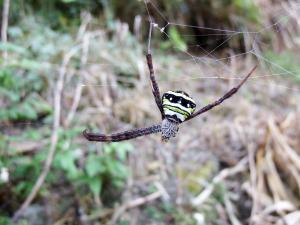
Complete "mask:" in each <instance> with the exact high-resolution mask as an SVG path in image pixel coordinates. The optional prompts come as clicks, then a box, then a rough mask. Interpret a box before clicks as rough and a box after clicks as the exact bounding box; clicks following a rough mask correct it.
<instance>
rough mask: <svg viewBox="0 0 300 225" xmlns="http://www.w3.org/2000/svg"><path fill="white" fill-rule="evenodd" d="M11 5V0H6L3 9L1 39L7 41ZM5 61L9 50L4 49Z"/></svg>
mask: <svg viewBox="0 0 300 225" xmlns="http://www.w3.org/2000/svg"><path fill="white" fill-rule="evenodd" d="M9 5H10V0H4V3H3V11H2V25H1V41H2V42H3V43H6V42H7V27H8V16H9ZM3 58H4V61H6V59H7V51H6V50H4V51H3Z"/></svg>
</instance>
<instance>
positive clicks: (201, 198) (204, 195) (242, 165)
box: [192, 157, 248, 205]
mask: <svg viewBox="0 0 300 225" xmlns="http://www.w3.org/2000/svg"><path fill="white" fill-rule="evenodd" d="M247 163H248V158H247V157H245V158H243V159H242V160H241V161H240V162H239V163H238V164H237V165H235V166H234V167H231V168H226V169H224V170H222V171H221V172H220V173H219V174H218V175H217V176H215V177H214V178H213V180H212V183H211V184H209V185H208V186H207V187H206V188H205V189H204V190H203V191H202V192H201V193H200V194H199V195H198V196H197V197H196V198H194V199H193V200H192V204H193V205H201V204H202V203H204V202H205V201H206V200H207V199H208V198H209V196H210V195H211V194H212V193H213V191H214V189H215V184H217V183H220V182H221V181H223V180H225V179H226V178H227V177H229V176H233V175H235V174H237V173H240V172H242V171H244V170H245V169H246V168H247V167H246V165H247Z"/></svg>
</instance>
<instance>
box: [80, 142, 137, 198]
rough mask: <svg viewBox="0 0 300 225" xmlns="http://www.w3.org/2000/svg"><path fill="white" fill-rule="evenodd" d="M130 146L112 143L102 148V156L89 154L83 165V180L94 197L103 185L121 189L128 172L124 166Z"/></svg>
mask: <svg viewBox="0 0 300 225" xmlns="http://www.w3.org/2000/svg"><path fill="white" fill-rule="evenodd" d="M131 150H132V145H130V144H127V143H112V144H107V145H105V146H104V149H103V155H96V154H93V153H91V154H89V156H88V157H87V160H86V163H85V174H84V180H85V181H87V183H88V185H89V188H90V190H91V191H92V192H93V193H94V195H99V194H100V193H101V190H102V187H103V184H111V185H113V186H114V187H117V188H121V187H122V186H123V185H124V180H125V178H126V177H127V174H128V171H127V168H126V166H125V164H124V162H125V160H126V155H127V152H129V151H131Z"/></svg>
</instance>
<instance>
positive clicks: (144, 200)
mask: <svg viewBox="0 0 300 225" xmlns="http://www.w3.org/2000/svg"><path fill="white" fill-rule="evenodd" d="M162 195H163V194H162V192H161V191H160V190H159V191H156V192H154V193H152V194H149V195H147V196H145V197H141V198H137V199H134V200H132V201H130V202H127V203H125V204H124V205H122V206H120V207H119V208H118V209H117V210H116V211H115V213H114V215H113V218H112V220H111V222H110V224H116V222H117V220H118V219H119V218H120V216H121V215H122V214H123V213H124V212H125V211H126V210H128V209H132V208H135V207H138V206H140V205H143V204H146V203H148V202H152V201H154V200H156V199H158V198H160V197H161V196H162Z"/></svg>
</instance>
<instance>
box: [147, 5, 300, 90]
mask: <svg viewBox="0 0 300 225" xmlns="http://www.w3.org/2000/svg"><path fill="white" fill-rule="evenodd" d="M144 2H145V7H146V8H147V13H148V20H149V21H150V22H151V23H153V24H154V27H155V28H157V31H158V32H159V33H161V35H162V36H163V37H164V38H167V39H169V40H170V39H171V37H170V34H169V33H168V32H167V31H166V30H167V29H168V28H171V27H176V28H185V29H197V30H206V31H212V32H214V33H211V34H200V35H193V34H186V33H183V32H182V31H180V29H177V31H178V32H179V33H180V35H181V36H183V37H184V36H189V37H197V36H202V37H218V38H219V37H222V38H221V40H222V42H221V43H220V44H218V45H217V46H216V47H214V48H212V49H209V50H207V49H205V48H204V47H202V46H203V45H205V43H196V44H194V45H187V49H188V50H182V49H179V48H177V49H176V50H177V51H179V52H181V53H182V54H183V55H184V59H183V60H185V61H190V62H193V63H194V64H195V65H198V66H199V68H201V67H211V68H213V67H216V66H217V67H218V68H219V70H221V71H223V72H222V73H212V74H207V73H206V72H205V73H202V74H201V75H195V76H189V77H187V76H185V77H184V78H182V79H180V78H179V79H176V80H175V81H177V82H181V81H183V80H197V79H223V80H240V79H242V75H241V74H234V73H233V70H232V69H231V65H230V61H232V60H237V59H245V58H247V57H249V56H250V57H251V58H252V59H254V61H256V63H257V64H258V65H259V66H260V67H261V69H260V70H258V71H256V73H255V74H254V75H252V76H251V77H250V78H249V81H248V82H250V83H252V84H254V85H255V84H260V85H273V86H274V87H275V88H283V89H288V90H290V91H295V92H299V91H300V89H299V88H297V87H290V86H287V85H284V84H280V80H279V81H277V78H278V77H280V78H283V77H284V78H285V79H286V78H288V77H289V78H299V76H300V74H299V73H298V71H291V70H289V69H287V68H285V67H283V66H281V65H279V64H278V63H276V62H275V61H272V60H271V59H268V58H267V57H265V56H264V55H263V53H262V52H261V50H260V48H259V45H262V44H263V45H266V43H262V41H261V38H262V35H263V34H265V33H266V32H270V33H278V32H280V30H279V28H278V27H279V26H284V25H285V24H287V23H288V22H289V21H290V20H292V19H293V14H292V13H289V12H288V11H287V10H286V11H284V10H282V11H284V12H282V14H281V15H277V17H281V18H280V19H278V20H277V21H276V22H274V23H273V24H271V25H268V26H265V27H263V28H262V29H260V30H256V31H255V30H254V31H238V30H227V29H217V28H211V27H205V26H195V25H189V24H181V23H177V22H173V21H170V20H168V19H167V18H166V17H165V16H164V14H163V13H162V12H161V10H160V9H159V8H158V7H157V6H156V5H155V4H154V3H153V2H152V1H151V0H147V1H144ZM150 7H151V9H152V10H151V13H153V12H155V13H156V14H157V15H158V16H159V17H160V19H161V20H162V21H163V23H156V21H154V19H153V17H152V15H151V13H150V10H149V8H150ZM293 7H294V11H295V12H300V4H299V3H295V4H294V5H293ZM297 25H298V28H297V29H299V27H300V23H299V21H297ZM281 32H282V31H281ZM283 32H285V31H283ZM239 36H244V38H248V39H249V40H250V41H248V49H247V47H246V51H244V52H242V53H234V52H233V53H232V54H231V55H230V56H228V57H219V56H218V54H217V52H218V51H219V50H220V49H221V48H222V47H223V46H224V45H226V44H227V43H228V42H230V41H232V40H233V39H234V38H237V37H238V38H239ZM215 41H216V40H215ZM249 42H250V43H251V44H249ZM296 45H297V44H296ZM264 47H265V46H264ZM269 47H270V48H271V46H269ZM173 48H176V47H173ZM192 48H196V49H197V50H198V52H201V56H198V55H195V54H193V53H191V51H190V49H192ZM215 53H216V54H215ZM254 61H253V63H254V64H255V62H254ZM250 67H251V66H250ZM250 67H249V66H248V70H249V69H250ZM214 70H216V69H214ZM200 71H201V70H200ZM212 71H213V70H212ZM244 71H245V70H244ZM262 71H267V73H266V72H264V73H262ZM244 73H246V71H245V72H244ZM220 74H222V75H221V76H220ZM270 78H271V79H270Z"/></svg>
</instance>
